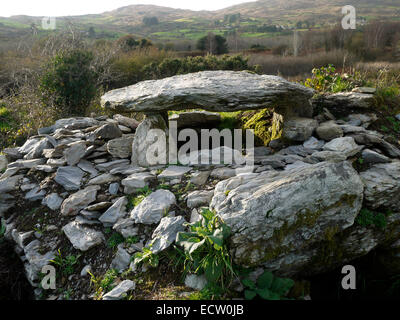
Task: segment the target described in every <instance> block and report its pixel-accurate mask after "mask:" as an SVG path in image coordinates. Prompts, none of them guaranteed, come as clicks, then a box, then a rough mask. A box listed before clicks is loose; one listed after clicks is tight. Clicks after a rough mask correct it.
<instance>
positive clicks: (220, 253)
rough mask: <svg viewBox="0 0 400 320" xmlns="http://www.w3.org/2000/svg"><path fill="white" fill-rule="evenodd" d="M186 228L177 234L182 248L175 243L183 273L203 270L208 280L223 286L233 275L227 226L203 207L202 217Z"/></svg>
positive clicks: (202, 272)
mask: <svg viewBox="0 0 400 320" xmlns="http://www.w3.org/2000/svg"><path fill="white" fill-rule="evenodd" d="M189 230H190V231H189V232H180V233H179V234H178V235H177V238H176V242H177V245H178V246H180V247H181V248H182V249H183V250H181V249H179V248H178V247H176V249H177V250H178V252H179V253H180V254H181V256H182V258H183V259H184V274H187V273H192V274H198V275H202V274H204V275H205V277H206V278H207V281H208V282H209V283H212V284H215V285H218V286H220V287H222V288H224V287H226V285H227V284H229V282H230V281H231V280H232V278H233V276H234V275H235V272H234V270H233V266H232V259H231V257H230V255H229V250H228V247H227V240H228V238H229V236H230V230H229V228H228V226H227V225H225V224H224V223H223V221H222V220H221V219H220V218H219V217H218V216H217V215H216V214H215V213H214V212H212V211H210V210H203V212H202V213H201V220H200V221H198V222H195V223H192V224H190V225H189Z"/></svg>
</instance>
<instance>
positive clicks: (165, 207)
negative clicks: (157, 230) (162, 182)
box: [131, 190, 176, 224]
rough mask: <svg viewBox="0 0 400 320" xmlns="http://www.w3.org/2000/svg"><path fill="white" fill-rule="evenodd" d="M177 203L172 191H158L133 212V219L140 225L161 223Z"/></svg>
mask: <svg viewBox="0 0 400 320" xmlns="http://www.w3.org/2000/svg"><path fill="white" fill-rule="evenodd" d="M175 203H176V198H175V195H174V194H173V193H172V192H171V191H169V190H157V191H155V192H153V193H152V194H150V195H149V196H147V197H146V198H145V199H144V200H143V201H142V202H141V203H140V204H139V205H138V206H136V207H135V208H134V209H133V210H132V212H131V218H132V219H134V220H135V222H136V223H140V224H156V223H159V222H160V221H161V219H162V217H163V215H166V214H167V213H168V211H169V209H170V207H171V206H172V205H174V204H175Z"/></svg>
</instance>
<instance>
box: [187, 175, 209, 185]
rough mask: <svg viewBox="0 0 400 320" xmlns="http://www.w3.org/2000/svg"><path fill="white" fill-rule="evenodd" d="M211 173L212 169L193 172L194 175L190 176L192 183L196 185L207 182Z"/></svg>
mask: <svg viewBox="0 0 400 320" xmlns="http://www.w3.org/2000/svg"><path fill="white" fill-rule="evenodd" d="M210 173H211V171H197V172H195V173H193V174H192V177H191V178H190V183H193V184H195V185H196V186H203V185H205V184H206V182H207V180H208V177H209V176H210Z"/></svg>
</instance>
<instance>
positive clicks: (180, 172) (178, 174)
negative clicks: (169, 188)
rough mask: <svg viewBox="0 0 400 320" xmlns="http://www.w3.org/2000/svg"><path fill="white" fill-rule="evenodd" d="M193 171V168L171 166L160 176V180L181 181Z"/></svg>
mask: <svg viewBox="0 0 400 320" xmlns="http://www.w3.org/2000/svg"><path fill="white" fill-rule="evenodd" d="M191 170H192V168H191V167H179V166H169V167H168V168H167V169H165V170H164V171H163V172H162V173H161V174H159V175H158V177H157V178H158V180H166V181H171V180H175V179H178V180H181V179H182V178H183V176H184V175H185V174H186V173H189V172H190V171H191Z"/></svg>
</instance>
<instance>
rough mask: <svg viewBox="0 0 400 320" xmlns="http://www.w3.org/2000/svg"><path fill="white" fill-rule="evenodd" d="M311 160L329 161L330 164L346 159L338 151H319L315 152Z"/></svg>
mask: <svg viewBox="0 0 400 320" xmlns="http://www.w3.org/2000/svg"><path fill="white" fill-rule="evenodd" d="M311 158H312V159H316V160H317V161H320V162H322V161H331V162H342V161H345V160H346V159H347V156H346V155H345V154H344V153H343V152H338V151H320V152H315V153H313V154H312V156H311Z"/></svg>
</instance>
